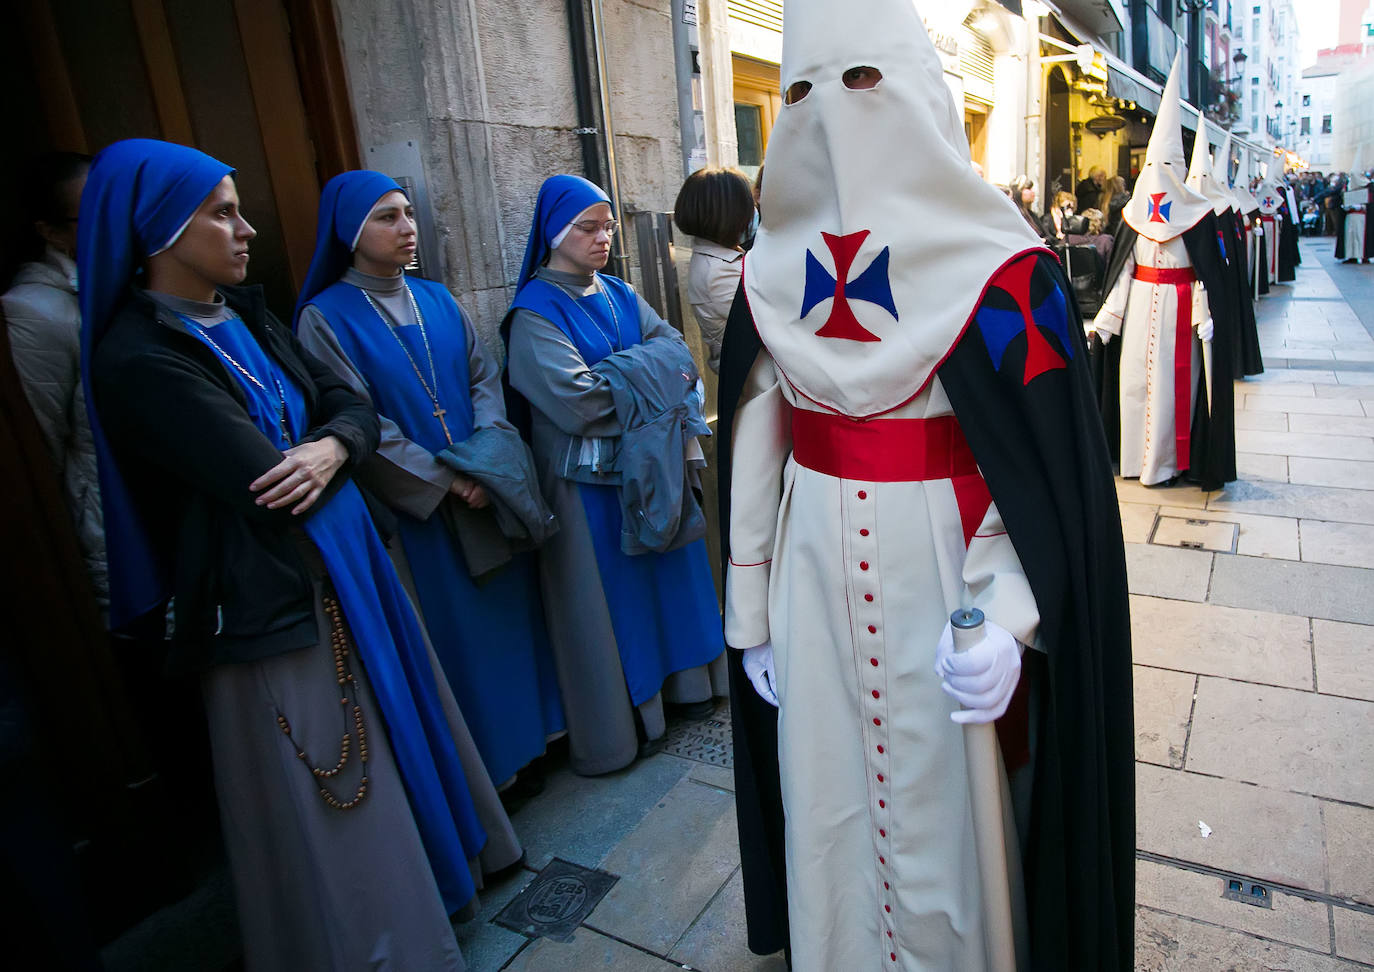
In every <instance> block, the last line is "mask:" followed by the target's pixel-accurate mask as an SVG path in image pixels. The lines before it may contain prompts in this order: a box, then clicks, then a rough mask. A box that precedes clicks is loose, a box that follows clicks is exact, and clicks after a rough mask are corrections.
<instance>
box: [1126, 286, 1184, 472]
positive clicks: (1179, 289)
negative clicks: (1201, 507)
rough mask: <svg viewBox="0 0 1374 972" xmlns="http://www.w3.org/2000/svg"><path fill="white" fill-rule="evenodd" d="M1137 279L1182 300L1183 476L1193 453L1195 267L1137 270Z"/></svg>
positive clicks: (1177, 363)
mask: <svg viewBox="0 0 1374 972" xmlns="http://www.w3.org/2000/svg"><path fill="white" fill-rule="evenodd" d="M1135 279H1137V280H1140V281H1143V282H1145V283H1148V284H1155V285H1156V286H1165V287H1173V288H1174V292H1175V294H1176V295H1177V296H1178V312H1177V314H1176V316H1175V319H1174V450H1175V456H1174V459H1175V465H1176V466H1177V467H1178V471H1179V472H1183V471H1184V470H1185V469H1187V468H1188V463H1189V455H1190V453H1191V451H1192V449H1191V447H1192V425H1191V423H1190V421H1189V419H1190V417H1191V413H1192V400H1193V341H1192V339H1193V335H1192V329H1193V281H1195V280H1197V274H1195V273H1193V268H1192V267H1142V266H1136V268H1135Z"/></svg>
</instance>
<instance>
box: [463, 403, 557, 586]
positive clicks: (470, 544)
mask: <svg viewBox="0 0 1374 972" xmlns="http://www.w3.org/2000/svg"><path fill="white" fill-rule="evenodd" d="M437 458H438V459H439V460H440V461H441V462H443V463H444V464H446V465H448V466H451V467H452V468H454V469H456V470H458V472H460V473H462V474H463V475H465V476H469V477H471V478H472V479H475V480H476V481H477V482H478V483H480V484H481V485H482V488H483V489H485V490H486V493H487V497H488V498H489V499H490V500H491V508H490V511H487V510H471V509H469V508H468V507H467V506H466V505H464V504H463V503H462V502H446V503H444V504H443V505H442V506H441V507H440V508H441V509H443V510H445V511H446V513H451V515H448V516H447V517H446V518H447V521H448V523H449V525H450V527H451V528H452V529H453V531H454V533H455V534H457V536H458V540H459V543H460V544H461V546H462V548H463V556H464V558H465V559H466V560H467V564H468V572H469V573H471V574H472V575H473V576H474V577H480V576H481V575H483V574H486V573H489V572H490V571H492V570H494V569H496V568H497V567H500V566H501V565H502V564H504V563H505V562H506V561H508V560H510V558H511V555H512V554H513V553H517V552H519V551H522V550H533V549H534V548H535V547H538V546H540V545H541V544H542V543H544V541H545V540H547V539H548V538H549V537H551V536H553V535H554V534H555V533H557V532H558V517H557V516H556V515H555V514H554V512H553V511H552V510H550V509H549V507H548V505H547V504H546V503H545V502H544V496H543V494H542V493H541V492H540V490H539V480H538V478H537V476H536V474H535V471H534V457H533V456H532V455H531V454H530V447H529V446H528V445H526V444H525V440H524V439H522V438H520V434H519V433H518V432H516V431H514V430H513V429H503V428H498V427H495V426H488V427H486V428H481V429H477V430H476V431H475V432H473V433H472V435H470V436H468V437H467V438H466V439H464V440H463V441H462V442H456V443H454V444H453V445H451V446H449V447H448V448H446V449H444V450H443V451H441V452H440V453H439V454H438V456H437ZM493 521H494V526H495V529H493V528H492V527H493Z"/></svg>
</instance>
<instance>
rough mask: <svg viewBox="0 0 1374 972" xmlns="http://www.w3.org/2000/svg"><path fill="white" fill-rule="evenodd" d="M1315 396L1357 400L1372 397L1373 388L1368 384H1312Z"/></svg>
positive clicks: (1373, 393) (1373, 396) (1373, 395)
mask: <svg viewBox="0 0 1374 972" xmlns="http://www.w3.org/2000/svg"><path fill="white" fill-rule="evenodd" d="M1312 395H1313V397H1315V398H1325V399H1342V398H1344V399H1347V400H1359V399H1366V398H1374V388H1370V387H1369V386H1368V385H1314V386H1313V387H1312Z"/></svg>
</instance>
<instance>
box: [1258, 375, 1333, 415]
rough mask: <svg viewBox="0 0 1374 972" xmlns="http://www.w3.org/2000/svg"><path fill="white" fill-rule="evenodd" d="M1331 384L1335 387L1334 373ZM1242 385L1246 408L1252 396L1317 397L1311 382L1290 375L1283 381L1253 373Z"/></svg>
mask: <svg viewBox="0 0 1374 972" xmlns="http://www.w3.org/2000/svg"><path fill="white" fill-rule="evenodd" d="M1264 374H1265V375H1267V374H1269V372H1267V371H1266V372H1265V373H1264ZM1283 374H1284V375H1288V376H1291V375H1292V374H1293V372H1291V371H1285V372H1283ZM1332 385H1333V387H1335V375H1332ZM1242 387H1243V388H1244V389H1245V400H1246V402H1247V406H1246V407H1247V408H1248V407H1249V405H1248V402H1249V401H1250V399H1252V398H1267V397H1271V396H1272V397H1277V398H1311V399H1315V398H1316V397H1317V392H1316V388H1315V387H1314V386H1313V384H1312V383H1311V382H1301V381H1294V380H1292V378H1291V377H1290V378H1288V379H1286V380H1284V381H1276V380H1274V379H1273V378H1270V379H1268V380H1264V375H1255V376H1254V377H1253V378H1246V379H1245V382H1244V385H1243V386H1242ZM1284 411H1287V409H1284Z"/></svg>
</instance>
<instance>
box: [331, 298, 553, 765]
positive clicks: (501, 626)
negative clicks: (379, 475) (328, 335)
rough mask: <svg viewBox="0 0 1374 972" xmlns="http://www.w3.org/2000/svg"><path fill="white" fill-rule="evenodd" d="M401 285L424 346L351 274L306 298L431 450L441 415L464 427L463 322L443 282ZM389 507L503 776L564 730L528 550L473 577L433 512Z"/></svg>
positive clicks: (469, 423)
mask: <svg viewBox="0 0 1374 972" xmlns="http://www.w3.org/2000/svg"><path fill="white" fill-rule="evenodd" d="M407 284H408V286H409V287H410V290H411V293H412V294H413V295H414V297H415V304H416V307H417V309H418V310H419V313H420V315H421V319H422V320H423V321H424V323H425V331H426V334H427V336H428V339H429V348H428V350H426V347H425V341H424V337H423V336H422V335H421V333H420V328H419V327H418V326H416V325H414V324H405V325H403V326H398V327H395V328H393V327H392V326H391V322H390V321H388V320H385V319H384V318H383V317H382V315H381V314H380V313H379V310H378V308H376V307H374V306H373V305H372V304H370V303H369V302H368V300H367V298H366V296H364V292H363V291H362V290H361V289H359V288H358V287H356V286H354V285H353V284H351V283H346V282H344V281H339V282H337V283H335V284H333V285H332V286H330V287H327V288H326V289H325V290H323V291H321V292H320V293H319V294H317V295H315V297H314V298H313V299H312V300H311V302H310V303H311V304H312V305H313V306H314V307H315V308H316V309H317V310H318V311H320V312H321V313H322V314H323V315H324V317H325V318H326V320H327V321H328V322H329V325H330V328H331V329H332V330H333V332H334V335H335V337H336V339H337V340H338V342H339V345H340V347H341V348H342V349H343V352H344V354H345V355H347V357H348V359H349V361H350V362H352V364H353V366H354V367H355V368H356V369H357V370H358V371H359V372H360V373H361V374H362V376H363V379H364V380H365V381H366V382H367V384H368V392H369V394H370V395H371V396H372V400H373V402H374V403H375V405H376V407H377V410H378V412H380V413H381V414H382V415H384V416H386V417H387V418H389V419H390V420H391V421H393V422H395V423H396V425H397V426H398V427H399V428H400V430H401V432H402V433H403V434H404V435H405V436H406V437H407V438H409V439H410V440H411V441H413V442H415V443H416V444H417V445H419V446H421V447H423V448H425V449H428V450H429V451H430V452H431V453H437V452H439V451H441V450H442V449H443V448H444V447H445V446H446V445H448V440H447V439H446V438H445V436H444V427H445V425H447V428H448V431H449V434H450V435H451V436H452V438H453V441H454V442H461V441H463V440H464V439H466V438H467V437H468V436H470V435H471V434H472V432H473V427H474V426H473V407H472V393H471V384H470V376H469V374H468V330H467V326H466V324H465V322H464V320H463V317H462V316H461V313H462V312H461V311H460V309H459V307H458V305H457V304H456V303H455V302H454V300H453V298H452V297H451V296H450V295H449V293H448V291H446V290H445V289H444V288H443V287H442V286H440V285H438V284H435V283H432V282H430V281H427V280H418V279H409V280H407ZM400 342H404V345H405V347H404V349H403V348H402V346H401V343H400ZM407 352H409V356H407ZM431 359H432V363H433V372H431V368H430V365H431ZM417 367H418V368H419V370H420V374H422V375H423V376H424V380H425V382H427V383H430V385H431V387H432V388H434V382H435V381H436V380H437V388H434V390H435V393H436V395H437V397H438V399H439V402H440V404H441V405H442V406H443V408H444V409H446V412H445V414H444V415H443V420H444V424H441V423H440V421H439V419H438V418H437V417H436V416H435V415H434V409H435V406H434V403H433V402H432V401H431V399H430V397H429V394H428V393H427V392H426V390H425V387H424V385H422V384H421V382H420V378H419V377H418V376H417V375H416V368H417ZM445 502H448V500H445ZM458 502H461V501H458ZM396 515H397V518H398V520H399V526H400V534H401V542H402V544H403V546H404V548H405V553H406V559H407V560H408V561H409V563H410V567H411V572H412V574H413V575H414V578H415V587H416V591H417V593H418V595H419V598H420V608H421V611H422V613H423V614H424V617H425V623H426V625H427V626H428V628H429V634H430V639H431V640H432V641H433V643H434V650H435V652H436V653H437V654H438V656H439V660H440V662H441V663H442V664H443V666H444V671H445V673H447V675H448V679H449V684H450V686H452V688H453V694H454V696H455V697H456V698H457V700H458V705H459V708H461V709H462V711H463V717H464V718H465V719H466V721H467V724H468V728H469V729H470V730H471V732H472V736H473V741H474V742H475V743H476V745H477V749H478V751H479V752H480V753H481V755H482V760H483V762H484V763H485V765H486V767H487V771H488V772H489V773H490V774H491V778H492V779H493V780H494V781H495V782H497V783H500V782H502V781H504V780H507V779H510V778H511V777H512V776H514V775H515V773H516V771H517V770H519V769H520V768H521V767H522V766H524V765H526V764H527V763H528V762H529V761H530V760H532V759H534V758H535V757H537V756H539V755H541V754H542V753H543V752H544V745H545V740H546V739H547V737H548V735H549V734H551V733H553V732H557V731H559V730H561V729H562V728H563V713H562V707H561V705H560V704H559V699H558V689H557V685H556V683H555V682H554V677H553V662H552V658H551V656H550V648H549V643H548V635H547V633H546V631H545V627H544V617H543V608H542V606H541V604H540V599H539V588H538V575H537V568H536V563H535V560H534V558H533V557H532V556H530V555H528V554H522V555H517V556H516V557H515V558H514V559H513V560H512V562H511V563H510V564H508V565H507V566H506V567H505V568H503V569H502V570H500V571H498V572H496V573H495V574H494V575H492V576H489V577H488V578H485V579H484V581H483V583H482V584H481V586H480V587H479V586H478V585H477V584H475V583H474V582H473V580H472V577H471V575H470V574H469V573H468V570H467V567H466V565H465V563H464V561H463V557H462V554H461V552H460V550H459V547H458V544H457V543H456V541H455V539H454V537H453V535H452V534H451V533H450V532H449V529H448V527H447V526H446V524H445V523H444V519H443V517H440V516H430V517H429V518H428V519H426V520H419V519H416V518H415V517H414V516H411V515H409V514H407V513H405V512H403V511H399V510H398V511H397V513H396Z"/></svg>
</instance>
